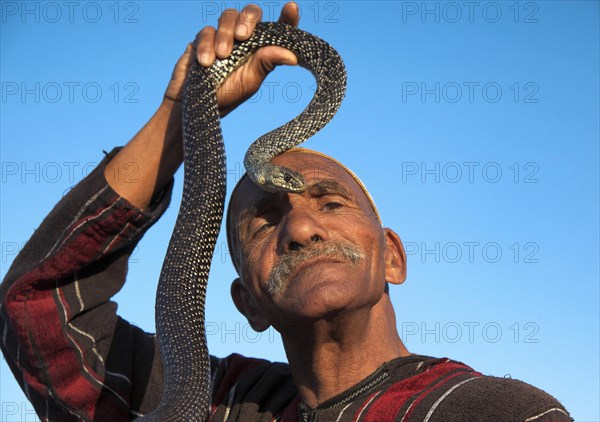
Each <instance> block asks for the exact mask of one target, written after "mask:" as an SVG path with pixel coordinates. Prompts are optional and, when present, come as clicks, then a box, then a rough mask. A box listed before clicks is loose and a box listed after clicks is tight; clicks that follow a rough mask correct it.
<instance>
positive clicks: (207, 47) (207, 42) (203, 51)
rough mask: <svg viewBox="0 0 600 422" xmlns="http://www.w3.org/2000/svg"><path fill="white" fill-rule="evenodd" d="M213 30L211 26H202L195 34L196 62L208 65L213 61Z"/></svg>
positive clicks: (214, 30)
mask: <svg viewBox="0 0 600 422" xmlns="http://www.w3.org/2000/svg"><path fill="white" fill-rule="evenodd" d="M215 32H216V29H215V28H213V27H212V26H206V27H204V28H202V31H200V32H199V33H198V35H197V36H196V40H195V41H194V43H196V57H197V59H198V63H200V64H201V65H202V66H204V67H208V66H210V65H211V64H213V62H214V61H215V57H216V56H215Z"/></svg>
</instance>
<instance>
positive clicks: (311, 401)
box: [282, 294, 409, 407]
mask: <svg viewBox="0 0 600 422" xmlns="http://www.w3.org/2000/svg"><path fill="white" fill-rule="evenodd" d="M299 325H300V324H299ZM299 325H296V326H295V327H294V329H292V330H286V332H287V333H290V334H288V335H282V337H283V343H284V346H285V349H286V353H287V358H288V361H289V364H290V368H291V370H292V375H293V377H294V382H295V384H296V386H297V387H298V391H299V393H300V396H301V398H302V400H303V401H304V402H305V403H306V404H308V405H309V406H311V407H317V406H318V405H319V404H321V403H323V402H325V401H327V400H329V399H331V398H333V397H335V396H336V395H338V394H340V393H343V392H344V391H346V390H348V389H349V388H351V387H352V386H354V385H356V384H357V383H359V382H360V381H362V380H363V379H365V378H366V377H368V376H369V375H371V374H372V373H373V372H375V371H376V370H377V369H378V368H379V367H380V366H381V365H383V364H384V363H385V362H388V361H390V360H392V359H395V358H397V357H401V356H407V355H409V353H408V350H407V349H406V347H405V346H404V344H403V343H402V340H401V339H400V337H399V336H398V332H397V330H396V323H395V315H394V311H393V308H392V305H391V303H390V301H389V296H388V295H387V294H386V295H384V297H383V298H382V299H381V301H380V302H379V303H378V304H377V305H376V306H374V307H372V308H370V309H367V310H364V309H361V310H357V311H352V312H346V313H339V314H337V315H336V316H335V317H333V318H331V319H327V320H323V319H322V320H318V321H313V322H312V323H311V324H303V325H302V328H299ZM305 325H308V326H305Z"/></svg>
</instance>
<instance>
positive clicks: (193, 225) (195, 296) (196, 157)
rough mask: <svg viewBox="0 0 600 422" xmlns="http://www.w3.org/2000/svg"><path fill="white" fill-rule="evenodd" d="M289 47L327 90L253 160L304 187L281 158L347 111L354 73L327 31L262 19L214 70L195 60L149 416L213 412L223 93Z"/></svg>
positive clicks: (270, 175)
mask: <svg viewBox="0 0 600 422" xmlns="http://www.w3.org/2000/svg"><path fill="white" fill-rule="evenodd" d="M267 45H279V46H282V47H285V48H288V49H289V50H291V51H293V52H294V53H295V54H296V56H297V57H298V61H299V64H300V65H301V66H302V67H305V68H307V69H308V70H310V71H311V72H312V73H313V75H315V78H316V79H317V91H316V93H315V95H314V97H313V99H312V101H311V102H310V104H309V105H308V106H307V108H306V109H305V110H304V111H303V112H302V113H301V114H300V115H299V116H298V117H296V118H295V119H293V120H291V121H290V122H288V123H286V124H285V125H283V126H281V127H280V128H278V129H276V130H273V131H271V132H269V133H267V134H265V135H263V136H262V137H260V138H259V139H258V140H256V141H255V142H254V143H253V144H252V145H251V147H250V148H249V150H248V152H247V154H246V156H245V159H244V164H245V166H246V170H247V174H248V175H249V177H250V178H251V179H252V180H254V181H255V182H256V183H258V184H259V185H260V186H262V187H263V189H266V190H270V191H276V190H286V191H291V192H300V191H302V190H303V189H304V182H303V179H302V176H301V175H299V174H297V173H295V172H294V171H292V170H290V169H287V168H285V167H280V166H275V165H273V164H271V163H270V161H271V159H272V158H273V157H274V156H276V155H278V154H280V153H282V152H284V151H286V150H288V149H290V148H292V147H293V146H295V145H298V144H300V143H301V142H304V141H305V140H306V139H308V138H309V137H310V136H312V135H313V134H315V133H316V132H317V131H319V130H320V129H321V128H322V127H323V126H325V125H326V124H327V123H328V122H329V120H330V119H331V118H332V117H333V115H334V114H335V113H336V111H337V110H338V108H339V106H340V104H341V101H342V99H343V97H344V94H345V89H346V71H345V68H344V65H343V62H342V60H341V58H340V57H339V55H338V54H337V52H336V51H335V50H334V49H333V48H332V47H331V46H329V44H327V43H325V42H324V41H322V40H321V39H319V38H317V37H315V36H313V35H310V34H308V33H306V32H304V31H301V30H299V29H297V28H293V27H291V26H289V25H285V24H276V23H259V24H257V27H256V29H255V31H254V32H253V35H252V37H251V38H250V39H248V40H247V41H244V42H241V43H236V45H235V46H234V50H233V52H232V54H231V55H230V56H229V57H228V58H226V59H223V60H218V61H217V62H216V63H215V64H213V65H212V66H211V67H209V68H204V67H202V66H200V65H198V64H197V63H194V64H192V66H191V68H190V73H189V76H188V79H187V82H186V87H185V90H186V91H185V97H184V104H183V110H184V111H183V134H184V135H183V138H184V141H183V142H184V184H183V197H182V201H181V205H180V209H179V214H178V216H177V221H176V223H175V228H174V229H173V234H172V236H171V240H170V243H169V247H168V252H167V254H166V257H165V261H164V263H163V267H162V271H161V274H160V279H159V283H158V289H157V298H156V310H155V311H156V328H157V336H158V340H159V344H160V353H161V355H162V362H163V370H164V391H163V396H162V399H161V401H160V403H159V405H158V407H157V409H156V410H155V411H154V412H153V413H150V414H149V415H146V416H145V417H143V418H142V419H143V420H145V421H203V420H206V419H207V418H208V412H209V405H210V398H211V382H210V360H209V354H208V348H207V343H206V333H205V328H204V304H205V298H206V286H207V282H208V276H209V270H210V264H211V260H212V256H213V252H214V247H215V244H216V241H217V236H218V234H219V230H220V227H221V221H222V217H223V205H224V201H225V189H226V187H225V179H226V165H225V148H224V143H223V136H222V133H221V125H220V119H219V114H218V109H217V101H216V91H217V89H218V87H219V86H220V85H221V84H222V83H223V81H225V79H226V78H227V76H228V75H229V74H231V72H233V70H235V69H236V68H237V67H239V66H240V65H241V64H243V63H244V62H245V61H246V60H247V59H248V57H249V56H250V55H251V54H252V53H253V52H254V51H256V50H257V49H258V48H260V47H263V46H267Z"/></svg>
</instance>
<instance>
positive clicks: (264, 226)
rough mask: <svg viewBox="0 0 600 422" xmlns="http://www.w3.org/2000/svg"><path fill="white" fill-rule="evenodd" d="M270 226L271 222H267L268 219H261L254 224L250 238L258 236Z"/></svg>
mask: <svg viewBox="0 0 600 422" xmlns="http://www.w3.org/2000/svg"><path fill="white" fill-rule="evenodd" d="M271 227H272V224H271V223H269V222H268V221H262V222H260V223H258V224H256V229H253V230H252V238H255V237H257V236H260V235H261V234H263V233H265V232H266V231H267V230H269V229H270V228H271Z"/></svg>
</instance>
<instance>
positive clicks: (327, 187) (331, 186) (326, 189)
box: [236, 179, 355, 233]
mask: <svg viewBox="0 0 600 422" xmlns="http://www.w3.org/2000/svg"><path fill="white" fill-rule="evenodd" d="M307 191H308V193H310V194H311V195H314V196H322V195H340V196H342V197H344V198H346V199H348V200H351V201H354V200H355V197H354V195H352V193H350V190H348V188H346V187H345V186H344V185H342V184H341V183H340V182H338V181H337V180H333V179H324V180H319V181H318V182H315V183H312V184H310V185H309V186H308V189H307ZM273 200H274V194H272V193H268V192H264V193H263V195H262V196H260V197H259V198H258V199H257V200H255V201H253V202H252V203H251V204H250V205H249V206H248V207H247V208H245V209H244V210H243V211H242V212H241V213H240V217H239V219H238V223H237V225H236V229H237V231H238V233H240V229H242V228H243V227H245V226H246V225H247V224H248V223H250V221H252V219H253V218H255V217H256V215H257V214H258V213H259V212H260V211H261V210H262V209H264V208H266V207H267V206H268V205H269V204H270V203H271V202H272V201H273Z"/></svg>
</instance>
